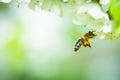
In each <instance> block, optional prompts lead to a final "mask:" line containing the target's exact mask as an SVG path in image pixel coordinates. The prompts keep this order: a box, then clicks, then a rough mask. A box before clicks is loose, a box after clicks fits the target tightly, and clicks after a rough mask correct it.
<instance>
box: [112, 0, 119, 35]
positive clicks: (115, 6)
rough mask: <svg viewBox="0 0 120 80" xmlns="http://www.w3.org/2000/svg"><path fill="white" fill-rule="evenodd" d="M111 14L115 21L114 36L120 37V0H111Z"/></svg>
mask: <svg viewBox="0 0 120 80" xmlns="http://www.w3.org/2000/svg"><path fill="white" fill-rule="evenodd" d="M110 14H111V17H112V19H113V21H114V22H115V25H114V28H113V31H114V36H115V37H118V36H119V34H120V0H110Z"/></svg>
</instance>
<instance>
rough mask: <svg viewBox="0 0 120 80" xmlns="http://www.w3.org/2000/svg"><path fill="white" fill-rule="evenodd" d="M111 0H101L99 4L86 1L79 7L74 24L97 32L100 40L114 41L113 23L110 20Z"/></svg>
mask: <svg viewBox="0 0 120 80" xmlns="http://www.w3.org/2000/svg"><path fill="white" fill-rule="evenodd" d="M108 10H109V0H100V1H99V3H95V2H92V1H90V0H89V1H86V2H85V3H84V4H81V5H79V6H78V7H77V11H76V15H75V19H74V20H73V22H74V23H75V24H77V25H80V26H85V27H87V28H89V30H93V31H96V35H98V36H99V37H100V39H113V38H114V37H113V35H112V29H113V25H114V24H113V22H112V21H111V20H110V19H109V15H108V14H107V11H108Z"/></svg>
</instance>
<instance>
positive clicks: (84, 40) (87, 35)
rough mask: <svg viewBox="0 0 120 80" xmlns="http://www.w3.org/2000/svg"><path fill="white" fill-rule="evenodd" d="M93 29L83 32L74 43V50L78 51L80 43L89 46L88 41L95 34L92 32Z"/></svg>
mask: <svg viewBox="0 0 120 80" xmlns="http://www.w3.org/2000/svg"><path fill="white" fill-rule="evenodd" d="M93 32H95V31H88V32H87V33H85V34H84V35H83V37H82V38H81V39H79V40H78V41H77V42H76V44H75V47H74V51H75V52H76V51H78V50H79V49H80V47H81V45H83V46H84V47H89V48H91V45H90V43H89V41H88V40H89V39H92V38H94V37H95V36H96V35H95V34H94V33H93Z"/></svg>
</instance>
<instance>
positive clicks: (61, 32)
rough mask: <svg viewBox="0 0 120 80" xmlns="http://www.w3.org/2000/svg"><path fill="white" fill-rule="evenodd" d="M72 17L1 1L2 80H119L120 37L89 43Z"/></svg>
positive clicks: (0, 45)
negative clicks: (82, 40) (77, 45)
mask: <svg viewBox="0 0 120 80" xmlns="http://www.w3.org/2000/svg"><path fill="white" fill-rule="evenodd" d="M87 31H88V30H86V29H85V28H82V27H80V26H76V25H74V24H72V22H71V17H69V16H67V15H66V16H63V17H60V16H57V15H55V14H54V13H50V12H48V11H41V10H35V11H34V10H30V9H29V8H28V7H26V6H20V7H19V8H18V7H17V4H16V3H9V4H7V3H0V80H120V39H119V38H118V39H117V40H115V41H109V40H100V39H99V38H98V37H96V38H95V39H93V40H90V43H91V46H92V48H85V47H83V46H82V47H81V49H80V50H79V51H78V52H74V44H75V42H76V41H77V40H78V39H79V38H80V37H81V36H82V35H83V34H84V33H86V32H87Z"/></svg>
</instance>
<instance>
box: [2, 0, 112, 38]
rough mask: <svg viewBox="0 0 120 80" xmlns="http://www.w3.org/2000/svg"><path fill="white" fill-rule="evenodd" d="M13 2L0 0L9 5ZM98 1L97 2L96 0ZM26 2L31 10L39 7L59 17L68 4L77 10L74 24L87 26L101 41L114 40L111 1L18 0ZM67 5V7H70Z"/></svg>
mask: <svg viewBox="0 0 120 80" xmlns="http://www.w3.org/2000/svg"><path fill="white" fill-rule="evenodd" d="M11 1H12V0H0V2H5V3H9V2H11ZM96 1H97V0H96ZM22 2H25V3H27V5H28V7H29V8H31V9H36V7H39V8H40V9H43V10H49V11H53V12H55V13H56V14H58V15H61V14H63V11H62V8H64V7H65V6H64V7H63V6H62V5H61V4H64V3H68V4H70V5H73V6H74V8H75V14H74V15H71V16H73V23H74V24H76V25H80V26H86V27H87V28H88V29H89V30H90V31H92V30H93V31H96V35H98V36H99V37H100V39H112V38H113V36H112V30H113V27H112V26H113V25H114V24H113V22H112V21H111V20H110V19H109V15H108V13H107V12H108V10H109V4H110V0H99V2H93V0H18V3H22ZM68 4H65V5H68Z"/></svg>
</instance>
